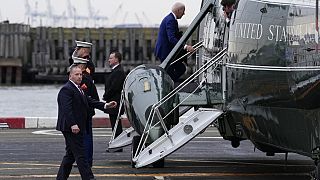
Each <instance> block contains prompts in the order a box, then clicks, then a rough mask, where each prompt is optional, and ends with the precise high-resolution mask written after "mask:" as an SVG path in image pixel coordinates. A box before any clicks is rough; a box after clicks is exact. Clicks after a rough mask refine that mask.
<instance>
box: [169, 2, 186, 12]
mask: <svg viewBox="0 0 320 180" xmlns="http://www.w3.org/2000/svg"><path fill="white" fill-rule="evenodd" d="M182 8H185V5H184V4H183V3H181V2H176V3H174V5H173V6H172V9H171V10H172V12H176V11H177V10H179V9H182Z"/></svg>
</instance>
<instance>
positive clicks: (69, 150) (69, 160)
mask: <svg viewBox="0 0 320 180" xmlns="http://www.w3.org/2000/svg"><path fill="white" fill-rule="evenodd" d="M62 134H63V136H64V138H65V143H66V154H65V156H64V157H63V160H62V162H61V165H60V168H59V171H58V175H57V180H66V179H68V177H69V175H70V172H71V169H72V164H73V163H74V161H76V162H77V165H78V169H79V173H80V175H81V179H82V180H89V179H93V178H94V176H93V173H92V171H91V168H90V167H89V164H88V162H87V161H86V159H85V154H84V153H85V149H84V142H83V140H84V134H83V133H82V132H79V133H78V134H74V133H72V132H66V131H64V132H62Z"/></svg>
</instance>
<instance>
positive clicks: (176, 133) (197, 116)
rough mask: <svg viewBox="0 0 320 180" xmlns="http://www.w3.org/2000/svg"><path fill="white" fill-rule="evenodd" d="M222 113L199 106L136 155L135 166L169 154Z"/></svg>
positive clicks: (149, 162) (143, 164) (140, 165)
mask: <svg viewBox="0 0 320 180" xmlns="http://www.w3.org/2000/svg"><path fill="white" fill-rule="evenodd" d="M222 113H223V112H222V111H221V110H218V109H211V108H199V109H198V110H197V111H195V112H194V113H192V114H191V115H190V116H189V117H187V118H185V119H183V120H181V121H180V122H179V123H178V124H177V125H176V126H174V127H173V128H172V129H170V130H169V132H168V135H167V134H164V135H162V136H161V137H160V138H158V139H157V140H156V141H154V142H153V143H152V144H150V145H149V146H147V147H146V148H144V149H143V150H142V151H141V152H140V153H139V154H138V155H137V156H136V157H134V158H133V162H134V163H135V167H136V168H140V167H144V166H147V165H149V164H151V163H153V162H156V161H158V160H160V159H162V158H164V157H166V156H168V155H169V154H171V153H172V152H174V151H175V150H177V149H179V148H180V147H182V146H183V145H184V144H186V143H187V142H189V141H190V140H191V139H193V138H194V137H195V136H197V135H198V134H199V133H200V132H202V131H203V130H204V129H205V128H206V127H208V126H209V125H210V124H211V123H212V122H213V121H215V120H217V119H218V117H219V116H220V115H221V114H222Z"/></svg>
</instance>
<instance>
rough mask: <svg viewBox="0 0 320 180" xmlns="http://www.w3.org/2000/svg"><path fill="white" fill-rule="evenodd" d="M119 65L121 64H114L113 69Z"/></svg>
mask: <svg viewBox="0 0 320 180" xmlns="http://www.w3.org/2000/svg"><path fill="white" fill-rule="evenodd" d="M117 66H119V64H116V65H114V66H113V67H112V68H111V69H114V68H116V67H117Z"/></svg>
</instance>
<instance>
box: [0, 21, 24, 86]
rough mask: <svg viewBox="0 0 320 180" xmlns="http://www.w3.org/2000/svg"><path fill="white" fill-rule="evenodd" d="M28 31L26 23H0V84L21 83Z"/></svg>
mask: <svg viewBox="0 0 320 180" xmlns="http://www.w3.org/2000/svg"><path fill="white" fill-rule="evenodd" d="M29 32H30V26H28V25H23V24H9V23H7V22H3V23H1V24H0V84H6V85H10V84H21V80H22V71H23V68H25V67H27V66H28V58H29V56H28V48H30V36H29ZM24 65H25V66H24Z"/></svg>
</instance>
